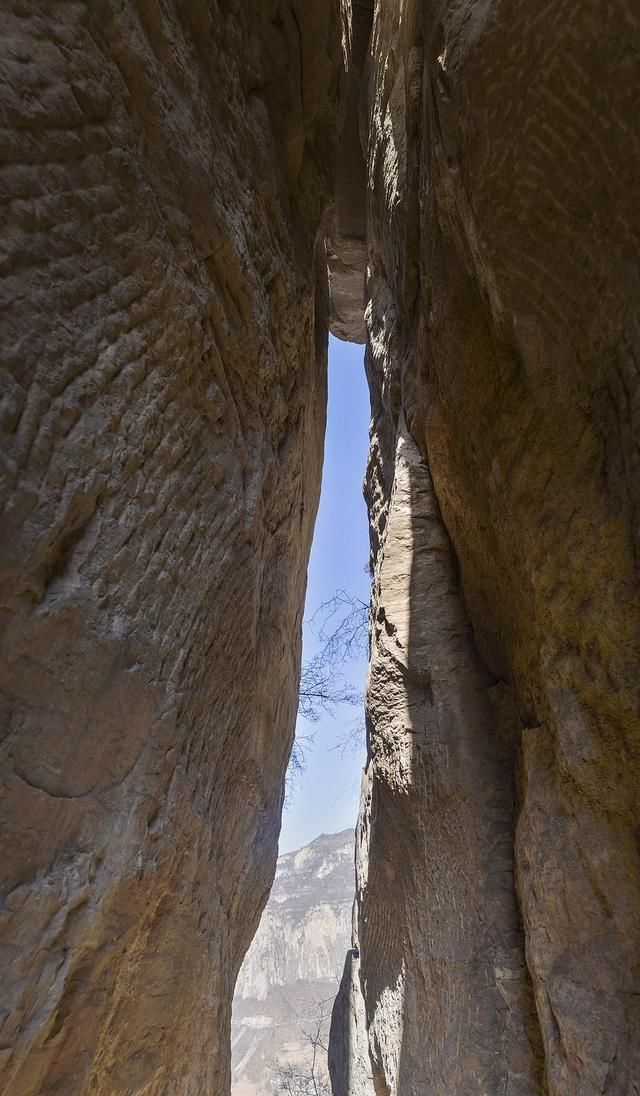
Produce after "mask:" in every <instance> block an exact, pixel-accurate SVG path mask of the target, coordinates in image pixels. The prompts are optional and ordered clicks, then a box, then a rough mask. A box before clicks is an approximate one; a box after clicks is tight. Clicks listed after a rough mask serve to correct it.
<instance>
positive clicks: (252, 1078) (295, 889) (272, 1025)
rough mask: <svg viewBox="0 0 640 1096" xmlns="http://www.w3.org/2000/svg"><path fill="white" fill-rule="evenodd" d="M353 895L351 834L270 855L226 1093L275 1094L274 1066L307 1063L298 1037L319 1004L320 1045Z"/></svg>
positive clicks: (242, 981) (241, 979)
mask: <svg viewBox="0 0 640 1096" xmlns="http://www.w3.org/2000/svg"><path fill="white" fill-rule="evenodd" d="M353 896H354V864H353V830H345V831H344V832H343V833H338V834H328V835H327V834H322V836H321V837H318V838H316V840H315V841H312V842H311V844H310V845H306V846H305V847H304V848H302V849H299V850H298V851H297V852H291V853H286V854H285V855H284V856H280V857H279V858H278V866H277V868H276V875H275V879H274V883H273V888H272V890H271V894H270V896H269V901H268V903H267V906H266V908H265V910H264V913H263V915H262V919H261V921H260V927H259V929H258V932H257V933H256V936H255V937H254V940H253V943H252V944H251V947H250V948H249V951H248V952H247V955H246V957H245V960H244V963H243V964H242V968H241V970H240V974H239V976H238V982H237V985H236V992H235V997H234V1002H233V1018H232V1024H231V1041H232V1086H231V1091H232V1093H233V1096H266V1094H267V1093H269V1092H272V1091H275V1080H276V1068H275V1067H276V1064H277V1062H282V1063H285V1062H291V1063H292V1064H296V1063H303V1064H304V1063H307V1062H308V1060H309V1056H310V1049H311V1048H310V1046H309V1043H308V1041H307V1040H306V1039H305V1038H304V1034H303V1033H304V1031H305V1030H309V1029H310V1028H312V1026H313V1024H314V1022H315V1019H316V1017H317V1016H318V1015H319V1006H320V1005H322V1006H323V1012H324V1014H325V1015H326V1018H327V1019H326V1022H325V1024H324V1025H323V1033H324V1040H325V1042H326V1039H327V1037H328V1034H329V1016H330V1013H331V1007H332V1004H333V999H334V997H335V995H336V992H337V989H338V984H339V982H340V976H341V972H342V964H343V962H344V953H345V950H346V949H347V948H348V947H349V944H350V942H351V910H352V906H353ZM321 1057H322V1056H321ZM323 1057H324V1062H323V1063H322V1067H321V1068H322V1070H323V1072H324V1073H325V1074H326V1072H327V1063H326V1054H325V1055H324V1056H323Z"/></svg>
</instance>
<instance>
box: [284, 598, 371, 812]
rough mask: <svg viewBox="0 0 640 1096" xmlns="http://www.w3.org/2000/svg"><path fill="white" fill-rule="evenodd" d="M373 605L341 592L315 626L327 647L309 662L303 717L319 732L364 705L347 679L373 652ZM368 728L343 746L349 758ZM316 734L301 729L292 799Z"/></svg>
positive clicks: (291, 776)
mask: <svg viewBox="0 0 640 1096" xmlns="http://www.w3.org/2000/svg"><path fill="white" fill-rule="evenodd" d="M368 615H369V606H368V605H367V603H366V602H365V601H362V599H361V598H357V597H354V596H353V595H352V594H349V593H347V591H346V590H337V591H336V593H335V594H334V595H333V597H331V598H329V599H328V601H323V603H322V604H321V605H320V606H319V607H318V608H317V609H316V611H315V613H314V614H313V616H312V617H311V621H310V624H311V627H312V630H313V631H314V632H315V635H316V637H317V639H318V640H319V641H320V642H321V643H322V647H321V648H320V650H319V651H318V652H317V654H315V655H314V656H313V657H312V658H310V659H309V660H308V662H305V663H304V664H303V667H302V672H301V675H300V693H299V700H298V715H299V716H300V717H301V718H302V720H304V722H305V723H306V724H307V725H308V726H310V727H313V724H315V723H318V721H319V720H320V719H321V717H322V716H323V715H331V716H333V715H335V712H336V709H337V708H340V707H341V706H342V705H345V704H348V705H352V706H357V705H359V704H361V703H362V692H361V691H360V690H359V689H356V688H355V687H354V686H353V685H351V684H350V682H348V681H346V680H345V677H344V674H343V669H342V668H343V666H344V665H345V663H347V662H349V661H350V660H351V659H354V658H357V657H358V656H360V655H364V654H366V652H367V648H368V629H367V624H368ZM361 732H362V723H361V722H360V723H358V724H357V725H354V726H352V727H351V729H350V730H349V731H348V732H347V733H346V734H345V737H344V742H343V743H341V744H340V746H341V748H342V749H343V752H344V753H348V752H350V751H353V750H354V749H355V748H356V743H358V744H359V743H360V742H361V741H362V737H361ZM314 740H315V732H314V731H313V730H311V729H310V730H308V731H306V733H301V732H300V730H298V732H297V734H296V739H295V742H294V744H293V750H292V753H291V760H290V762H289V771H288V774H287V788H286V795H287V797H289V796H290V795H291V792H292V790H293V788H294V787H295V783H296V779H297V777H298V776H299V775H300V774H301V773H303V772H304V770H305V768H306V759H307V753H308V751H309V750H310V749H311V747H312V746H313V743H314Z"/></svg>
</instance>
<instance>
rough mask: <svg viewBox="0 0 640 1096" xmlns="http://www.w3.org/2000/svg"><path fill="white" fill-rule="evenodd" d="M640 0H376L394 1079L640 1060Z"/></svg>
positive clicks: (638, 1070)
mask: <svg viewBox="0 0 640 1096" xmlns="http://www.w3.org/2000/svg"><path fill="white" fill-rule="evenodd" d="M639 45H640V41H639V25H638V19H637V13H636V12H635V11H633V10H632V7H631V6H630V5H629V4H627V3H624V2H622V0H621V2H614V3H611V4H607V5H603V4H601V3H599V0H582V2H580V3H578V2H575V0H568V2H566V3H562V4H559V5H555V6H553V8H550V7H545V8H544V10H542V9H540V8H539V7H537V6H536V5H532V4H530V3H528V2H525V0H521V2H520V0H515V2H510V3H507V2H503V0H493V2H489V3H480V2H475V0H466V2H463V3H453V2H451V3H449V2H440V3H435V4H432V3H426V2H419V0H407V2H405V3H402V4H400V3H398V4H395V3H392V4H385V3H379V4H377V5H376V8H375V14H374V26H373V33H372V39H371V49H370V62H369V75H368V97H369V98H368V103H369V109H368V153H367V172H368V178H367V195H368V203H369V206H368V218H369V229H368V231H369V244H368V297H369V304H368V306H367V315H366V319H367V328H368V341H369V348H368V354H367V368H368V374H369V379H370V384H371V390H372V404H373V433H372V450H371V462H370V468H369V473H368V480H367V493H368V499H369V506H370V514H371V527H372V550H373V559H374V565H375V578H374V594H373V605H372V655H371V670H370V681H369V687H368V734H369V760H368V764H367V774H366V779H365V791H364V796H363V804H362V813H361V821H360V826H359V849H360V855H359V872H358V874H359V937H360V941H359V942H360V947H361V978H362V986H363V990H364V998H365V1004H366V1012H367V1020H368V1024H369V1034H370V1047H371V1053H372V1058H373V1064H374V1074H375V1082H376V1091H377V1092H379V1093H384V1094H387V1096H388V1094H398V1096H411V1094H415V1096H417V1094H418V1093H420V1094H422V1093H424V1092H429V1093H431V1094H433V1096H436V1094H438V1096H445V1094H450V1093H453V1092H455V1093H458V1094H462V1093H469V1094H471V1093H478V1092H482V1093H495V1094H497V1093H504V1092H508V1093H510V1094H516V1093H518V1094H523V1096H524V1094H525V1093H526V1094H533V1093H541V1092H543V1091H549V1092H550V1093H553V1094H555V1096H591V1094H600V1093H605V1092H606V1093H609V1092H611V1093H616V1094H628V1093H634V1092H637V1091H638V1086H639V1085H640V1058H639V1056H638V1055H639V1052H640V1046H639V1044H638V1040H637V1037H636V1036H637V1031H638V1030H639V1023H640V1014H639V1011H638V1009H639V1001H640V995H639V990H640V973H639V969H638V961H639V956H640V872H639V859H638V847H637V826H638V800H637V796H638V787H639V779H638V778H639V776H640V771H639V763H638V744H639V741H640V736H639V730H640V727H639V722H638V711H639V705H638V680H639V676H638V652H639V650H640V643H639V638H640V637H639V622H640V614H639V612H638V608H639V606H638V570H637V545H638V506H637V502H638V499H637V495H638V490H639V485H640V478H639V477H638V421H639V420H638V400H639V397H640V387H639V382H638V360H639V357H638V355H639V353H640V340H639V332H638V307H637V305H638V299H639V289H640V285H639V278H638V265H637V254H638V246H639V243H640V224H639V209H638V205H637V202H636V201H635V198H634V197H633V195H635V193H636V192H637V187H638V184H639V182H640V158H639V156H638V151H639V149H638V144H639V136H638V126H637V110H636V102H637V90H638V87H639V86H640V73H639V71H638V59H639V57H640V51H639V49H638V46H639Z"/></svg>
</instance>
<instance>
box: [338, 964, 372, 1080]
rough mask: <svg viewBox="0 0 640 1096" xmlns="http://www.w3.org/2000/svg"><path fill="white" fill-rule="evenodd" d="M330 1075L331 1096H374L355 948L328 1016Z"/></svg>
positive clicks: (358, 965) (365, 1020) (345, 966)
mask: <svg viewBox="0 0 640 1096" xmlns="http://www.w3.org/2000/svg"><path fill="white" fill-rule="evenodd" d="M329 1076H330V1077H331V1091H332V1093H333V1096H375V1092H374V1088H373V1078H372V1076H371V1061H370V1056H369V1040H368V1035H367V1019H366V1015H365V1010H364V1000H363V997H362V990H361V987H360V952H359V950H358V948H357V947H355V948H350V949H349V951H348V952H347V957H346V959H345V963H344V970H343V973H342V979H341V982H340V987H339V989H338V993H337V995H336V999H335V1001H334V1005H333V1011H332V1013H331V1028H330V1031H329Z"/></svg>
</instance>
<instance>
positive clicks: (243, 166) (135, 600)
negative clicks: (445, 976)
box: [0, 0, 346, 1096]
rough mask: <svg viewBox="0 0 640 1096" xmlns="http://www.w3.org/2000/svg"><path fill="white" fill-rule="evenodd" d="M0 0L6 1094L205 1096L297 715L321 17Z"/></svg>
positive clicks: (263, 884)
mask: <svg viewBox="0 0 640 1096" xmlns="http://www.w3.org/2000/svg"><path fill="white" fill-rule="evenodd" d="M2 9H3V10H2V16H1V19H2V33H1V34H0V52H1V60H0V71H1V72H2V79H3V94H2V98H3V104H4V113H3V122H2V124H3V133H2V147H3V157H2V160H3V163H2V167H1V168H0V174H1V180H2V181H1V191H2V199H3V203H4V210H3V216H2V225H3V230H2V245H3V247H2V250H3V258H2V288H1V291H0V292H1V294H2V298H1V299H2V306H3V312H2V349H3V364H2V402H1V405H0V406H1V416H2V417H1V427H2V431H3V435H2V459H3V472H4V481H3V483H4V486H3V492H4V493H3V499H2V501H3V516H2V529H1V549H0V583H1V586H2V634H1V638H0V645H1V648H0V655H1V678H0V687H1V690H2V692H1V697H2V713H3V738H2V813H1V822H2V849H3V854H2V865H1V869H0V870H1V881H0V885H1V888H2V890H1V895H2V905H1V907H0V941H1V947H2V986H3V989H2V1002H1V1005H2V1014H1V1021H2V1038H1V1044H0V1090H2V1091H3V1092H6V1093H11V1094H12V1096H27V1094H31V1093H36V1092H37V1093H44V1092H61V1093H65V1096H66V1094H71V1093H76V1092H89V1091H90V1092H95V1093H104V1094H109V1096H112V1094H114V1093H125V1092H142V1091H144V1092H145V1093H149V1094H153V1093H158V1094H164V1096H166V1094H167V1093H184V1094H187V1093H189V1094H191V1093H194V1094H195V1093H204V1092H207V1093H224V1092H226V1091H228V1085H229V1023H230V1007H231V997H232V993H233V985H234V981H235V976H236V973H237V970H238V968H239V966H240V962H241V960H242V957H243V955H244V952H245V950H246V948H247V946H248V944H249V941H250V939H251V936H252V934H253V932H254V931H255V928H256V926H257V923H258V918H259V914H260V911H261V909H262V906H263V905H264V902H265V901H266V897H267V893H268V889H269V886H270V883H271V879H272V876H273V871H274V867H275V859H276V844H277V834H278V829H279V816H280V808H281V802H282V790H283V779H284V771H285V766H286V763H287V758H288V753H289V749H290V746H291V738H292V733H293V725H294V718H295V711H296V690H297V681H298V673H299V659H300V623H301V614H302V606H303V596H304V588H305V573H306V566H307V557H308V552H309V545H310V539H311V533H312V528H313V522H314V516H315V511H316V505H317V499H318V490H319V482H320V470H321V461H322V444H323V428H324V405H325V367H326V311H327V306H326V288H325V286H326V264H325V259H324V251H323V247H322V243H321V240H320V241H319V226H320V222H321V218H322V216H323V215H324V210H325V207H326V206H327V203H328V199H329V192H330V190H331V189H332V187H333V161H334V147H335V144H336V139H337V127H338V125H339V115H340V101H339V95H340V87H341V68H342V64H343V43H342V37H343V35H342V28H341V23H340V13H339V11H338V5H337V3H336V4H333V3H329V4H315V5H310V4H308V3H307V2H306V0H305V2H300V3H294V4H290V3H284V2H282V3H281V2H280V0H270V2H268V3H264V2H263V0H260V2H257V0H256V2H255V3H254V2H249V3H246V2H245V3H238V2H234V0H220V2H219V3H218V2H216V0H190V2H189V3H181V2H179V0H175V2H173V0H170V2H167V3H163V4H155V3H145V2H137V0H132V2H129V3H125V4H121V3H112V2H110V0H104V2H102V0H100V2H99V3H92V4H89V5H81V4H59V3H49V2H43V0H33V2H26V3H25V2H22V0H21V2H17V0H16V2H15V3H14V2H9V3H5V4H3V5H2ZM345 48H346V46H345Z"/></svg>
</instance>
